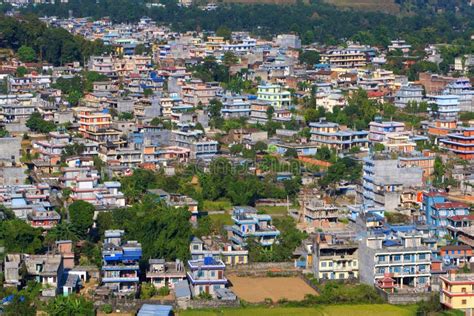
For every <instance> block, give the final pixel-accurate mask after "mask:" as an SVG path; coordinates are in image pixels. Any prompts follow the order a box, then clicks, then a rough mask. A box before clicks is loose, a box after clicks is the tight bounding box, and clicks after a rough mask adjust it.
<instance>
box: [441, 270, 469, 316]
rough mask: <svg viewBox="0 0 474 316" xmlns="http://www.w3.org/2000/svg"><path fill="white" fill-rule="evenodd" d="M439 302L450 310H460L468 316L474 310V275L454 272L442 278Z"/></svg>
mask: <svg viewBox="0 0 474 316" xmlns="http://www.w3.org/2000/svg"><path fill="white" fill-rule="evenodd" d="M439 279H440V281H441V289H440V296H439V301H440V303H441V304H442V305H444V306H445V307H447V308H450V309H459V310H462V311H465V312H466V313H467V314H468V313H469V311H471V310H472V309H474V274H472V273H467V274H464V273H463V274H458V273H456V272H455V271H454V270H453V271H450V272H449V273H448V275H447V276H440V277H439Z"/></svg>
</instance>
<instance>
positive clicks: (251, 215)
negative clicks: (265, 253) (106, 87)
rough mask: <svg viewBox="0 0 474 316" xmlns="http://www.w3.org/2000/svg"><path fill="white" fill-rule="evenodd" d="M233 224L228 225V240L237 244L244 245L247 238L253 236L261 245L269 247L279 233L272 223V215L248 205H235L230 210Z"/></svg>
mask: <svg viewBox="0 0 474 316" xmlns="http://www.w3.org/2000/svg"><path fill="white" fill-rule="evenodd" d="M232 221H233V222H234V225H232V226H231V227H229V229H228V234H229V238H230V240H231V241H232V242H233V243H234V244H235V245H238V246H246V245H247V242H246V240H247V239H248V238H254V239H255V240H256V242H258V243H259V244H260V245H262V246H263V247H271V246H272V245H273V244H274V243H275V242H276V241H277V240H276V239H277V237H278V236H279V235H280V231H279V230H278V229H277V228H276V227H275V226H273V225H272V217H271V216H270V215H266V214H258V213H257V210H256V209H255V208H253V207H250V206H236V207H234V209H233V211H232Z"/></svg>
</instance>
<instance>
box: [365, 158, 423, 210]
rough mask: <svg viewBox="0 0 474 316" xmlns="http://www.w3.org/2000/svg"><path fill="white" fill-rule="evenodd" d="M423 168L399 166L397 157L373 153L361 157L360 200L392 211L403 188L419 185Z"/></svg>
mask: <svg viewBox="0 0 474 316" xmlns="http://www.w3.org/2000/svg"><path fill="white" fill-rule="evenodd" d="M422 184H423V170H422V169H421V168H418V167H408V168H407V167H401V166H400V163H399V161H398V160H397V159H390V158H389V157H388V156H385V155H380V156H379V155H373V156H372V157H366V158H364V159H363V176H362V201H363V203H364V204H367V205H371V206H374V207H383V208H385V209H386V210H387V211H393V210H395V209H396V208H397V206H398V204H399V202H400V194H401V192H402V191H403V189H404V188H408V187H421V186H422Z"/></svg>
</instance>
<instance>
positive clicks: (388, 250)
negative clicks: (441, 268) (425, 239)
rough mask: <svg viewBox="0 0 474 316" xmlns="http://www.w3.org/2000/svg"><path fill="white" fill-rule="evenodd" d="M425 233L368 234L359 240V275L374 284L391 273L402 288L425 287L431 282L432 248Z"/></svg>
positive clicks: (396, 283)
mask: <svg viewBox="0 0 474 316" xmlns="http://www.w3.org/2000/svg"><path fill="white" fill-rule="evenodd" d="M421 240H422V236H421V235H419V234H410V233H406V234H403V235H402V236H399V237H398V238H396V239H388V238H386V237H384V236H377V237H375V236H368V237H366V238H364V239H362V241H361V242H360V243H359V275H360V280H361V282H363V283H366V284H369V285H374V284H375V283H377V282H378V280H380V279H383V278H384V277H385V273H390V274H391V278H392V279H394V281H395V286H396V287H398V288H401V289H403V288H405V287H409V288H418V289H424V288H426V287H427V286H429V284H430V278H431V272H430V266H431V256H432V251H431V249H430V248H428V247H426V246H422V244H421Z"/></svg>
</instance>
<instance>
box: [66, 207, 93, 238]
mask: <svg viewBox="0 0 474 316" xmlns="http://www.w3.org/2000/svg"><path fill="white" fill-rule="evenodd" d="M94 211H95V208H94V205H92V204H90V203H89V202H85V201H81V200H79V201H74V202H73V203H72V204H71V205H69V219H70V222H71V224H72V226H73V227H74V229H75V230H76V231H77V234H78V237H80V238H85V237H86V236H87V232H88V230H89V228H90V227H91V226H92V223H93V222H94V219H93V218H94Z"/></svg>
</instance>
